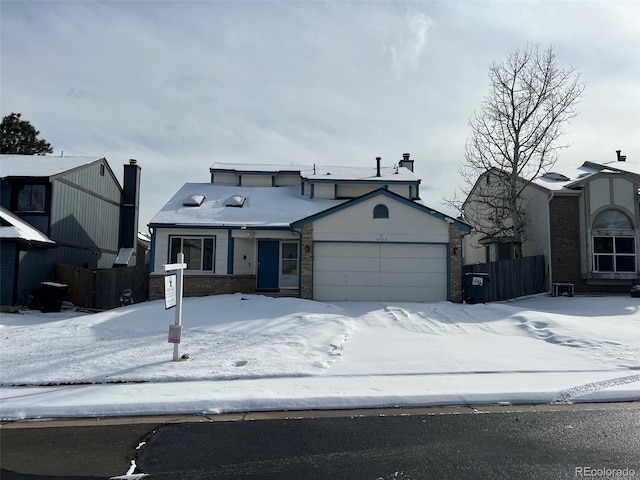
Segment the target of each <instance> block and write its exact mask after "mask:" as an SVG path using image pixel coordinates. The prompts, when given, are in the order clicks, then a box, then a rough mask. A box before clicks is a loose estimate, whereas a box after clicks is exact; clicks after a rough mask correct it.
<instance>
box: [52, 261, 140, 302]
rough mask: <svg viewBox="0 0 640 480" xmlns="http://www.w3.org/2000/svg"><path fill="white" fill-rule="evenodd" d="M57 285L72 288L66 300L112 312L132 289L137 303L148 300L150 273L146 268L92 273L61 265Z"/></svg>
mask: <svg viewBox="0 0 640 480" xmlns="http://www.w3.org/2000/svg"><path fill="white" fill-rule="evenodd" d="M55 277H56V282H58V283H64V284H67V285H69V290H68V292H67V296H66V298H65V299H66V300H68V301H70V302H71V303H73V304H74V305H76V306H78V307H84V308H91V309H95V310H108V309H111V308H116V307H119V306H120V305H121V303H122V300H121V298H122V294H123V292H125V290H131V297H132V299H133V301H134V302H135V303H139V302H144V301H146V300H147V299H148V292H149V287H148V285H149V273H148V271H147V266H146V265H138V266H135V267H122V268H105V269H99V270H89V269H86V268H80V267H74V266H71V265H64V264H61V263H57V264H56V266H55Z"/></svg>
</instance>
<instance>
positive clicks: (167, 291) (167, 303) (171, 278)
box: [164, 274, 178, 310]
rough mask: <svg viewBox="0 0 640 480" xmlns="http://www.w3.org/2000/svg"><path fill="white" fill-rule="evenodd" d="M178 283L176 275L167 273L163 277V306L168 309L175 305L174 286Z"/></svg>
mask: <svg viewBox="0 0 640 480" xmlns="http://www.w3.org/2000/svg"><path fill="white" fill-rule="evenodd" d="M177 284H178V276H177V275H175V274H174V275H167V276H166V277H164V308H165V310H169V309H170V308H173V307H175V306H176V299H177V296H176V292H177V290H176V286H177Z"/></svg>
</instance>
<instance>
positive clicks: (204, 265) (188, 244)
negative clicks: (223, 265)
mask: <svg viewBox="0 0 640 480" xmlns="http://www.w3.org/2000/svg"><path fill="white" fill-rule="evenodd" d="M215 243H216V242H215V237H192V236H187V237H171V240H170V244H171V249H170V258H169V263H176V262H177V261H178V253H179V252H182V253H184V262H185V263H186V264H187V270H191V271H205V272H213V271H214V261H213V252H214V249H215Z"/></svg>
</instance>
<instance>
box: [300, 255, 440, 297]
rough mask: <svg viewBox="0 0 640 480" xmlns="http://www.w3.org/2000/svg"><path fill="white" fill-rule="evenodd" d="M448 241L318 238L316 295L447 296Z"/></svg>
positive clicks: (315, 278) (315, 260) (315, 274)
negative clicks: (324, 240) (334, 240)
mask: <svg viewBox="0 0 640 480" xmlns="http://www.w3.org/2000/svg"><path fill="white" fill-rule="evenodd" d="M446 253H447V249H446V246H445V245H425V244H393V243H317V244H316V245H315V246H314V267H313V269H314V270H313V271H314V274H313V275H314V276H313V279H314V287H313V289H314V294H313V295H314V298H315V299H316V300H324V301H343V300H349V301H376V300H379V301H409V302H434V301H441V300H446V299H447V290H448V289H447V281H448V277H447V261H446Z"/></svg>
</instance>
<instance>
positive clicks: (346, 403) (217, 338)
mask: <svg viewBox="0 0 640 480" xmlns="http://www.w3.org/2000/svg"><path fill="white" fill-rule="evenodd" d="M173 320H174V310H165V309H164V302H162V301H156V302H149V303H145V304H137V305H132V306H129V307H123V308H119V309H116V310H111V311H108V312H104V313H99V314H85V315H82V314H78V313H74V312H67V313H64V312H63V313H55V314H42V313H40V312H31V311H28V312H24V313H22V314H3V315H2V316H1V321H0V368H1V371H0V375H1V377H0V378H1V388H0V417H1V418H2V419H5V420H11V419H22V418H43V417H77V416H111V415H143V414H168V413H218V412H233V411H256V410H275V409H278V410H300V409H320V408H366V407H385V406H414V405H453V404H492V403H500V402H505V403H507V402H509V403H549V402H561V403H566V402H591V401H614V400H621V401H624V400H639V399H640V302H639V301H638V299H637V298H631V297H573V298H566V297H556V298H554V297H549V296H547V295H539V296H535V297H530V298H526V299H520V300H517V301H512V302H501V303H492V304H486V305H457V304H451V303H448V302H442V303H433V304H419V303H389V304H387V303H339V304H329V303H320V302H313V301H307V300H301V299H294V298H270V297H264V296H259V295H241V294H236V295H222V296H217V297H206V298H188V299H185V301H184V308H183V324H184V332H183V337H182V344H181V345H180V354H181V355H182V354H188V356H189V358H188V359H187V360H183V361H179V362H173V361H172V356H173V345H172V344H170V343H167V336H168V335H167V334H168V325H169V324H172V323H173Z"/></svg>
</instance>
